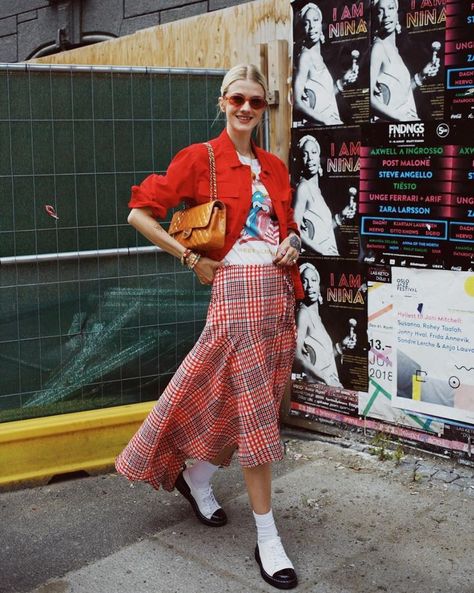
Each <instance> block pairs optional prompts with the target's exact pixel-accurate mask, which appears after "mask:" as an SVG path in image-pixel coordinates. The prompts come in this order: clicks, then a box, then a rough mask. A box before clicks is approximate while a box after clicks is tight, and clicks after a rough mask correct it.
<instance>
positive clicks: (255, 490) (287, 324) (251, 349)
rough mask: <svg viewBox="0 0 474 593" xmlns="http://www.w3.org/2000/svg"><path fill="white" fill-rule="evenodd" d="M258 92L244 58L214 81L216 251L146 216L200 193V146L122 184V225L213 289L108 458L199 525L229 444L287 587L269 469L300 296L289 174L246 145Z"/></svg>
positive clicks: (277, 581)
mask: <svg viewBox="0 0 474 593" xmlns="http://www.w3.org/2000/svg"><path fill="white" fill-rule="evenodd" d="M267 95H268V92H267V84H266V81H265V79H264V77H263V75H262V74H261V72H260V71H259V70H258V69H257V68H256V67H255V66H253V65H239V66H236V67H234V68H232V69H231V70H229V72H228V73H227V74H226V76H225V77H224V80H223V82H222V86H221V94H220V97H219V109H220V111H221V112H222V113H223V114H224V115H225V118H226V128H225V130H224V131H223V132H222V134H221V135H220V136H219V137H218V138H215V139H213V140H211V141H210V144H211V145H212V147H213V149H214V153H215V160H216V173H217V192H218V196H219V199H220V200H222V201H223V202H224V203H225V205H226V212H227V232H226V241H225V245H224V247H223V248H222V249H217V250H214V251H209V252H207V253H202V254H198V253H194V252H192V251H191V250H187V249H185V248H184V247H182V246H181V245H180V244H179V243H178V242H177V241H175V240H174V239H173V238H171V237H170V236H169V235H168V234H167V233H166V231H165V230H164V229H163V228H162V226H161V225H160V224H159V223H158V222H156V220H155V219H156V218H158V219H160V220H163V219H164V218H165V217H166V213H167V211H168V209H169V208H173V207H175V206H177V205H178V204H179V203H180V202H181V201H183V200H186V201H187V202H188V203H190V204H191V205H194V204H199V203H204V202H206V201H208V200H209V161H208V153H207V150H206V147H205V146H203V145H202V144H194V145H191V146H189V147H188V148H185V149H184V150H182V151H181V152H180V153H178V155H176V157H175V158H174V159H173V160H172V162H171V164H170V165H169V167H168V170H167V173H166V175H151V176H149V177H147V178H146V179H145V180H144V181H143V182H142V183H141V184H140V185H139V186H134V187H133V188H132V199H131V201H130V204H129V205H130V207H131V208H132V211H131V213H130V216H129V222H130V224H132V225H133V226H134V227H135V228H136V229H137V230H138V231H139V232H141V233H142V234H143V235H144V236H145V237H147V238H148V239H149V240H150V241H152V242H153V243H155V244H156V245H158V246H160V247H161V248H162V249H164V250H165V251H167V252H168V253H169V254H170V255H171V256H174V257H176V258H178V259H180V260H181V262H182V263H183V264H184V265H186V266H187V267H188V268H190V269H192V270H193V272H194V273H195V274H196V276H197V278H198V279H199V280H200V281H201V282H202V283H203V284H210V285H212V295H211V303H210V306H209V311H208V316H207V321H206V326H205V328H204V330H203V333H202V335H201V336H200V338H199V340H198V342H197V343H196V345H195V346H194V347H193V349H192V350H191V352H190V353H189V354H188V356H187V357H186V358H185V359H184V361H183V363H182V364H181V366H180V367H179V369H178V370H177V371H176V374H175V375H174V377H173V378H172V379H171V381H170V383H169V385H168V386H167V388H166V389H165V391H164V392H163V394H162V395H161V397H160V398H159V400H158V402H157V404H156V406H155V408H154V409H153V410H152V412H151V413H150V415H149V416H148V418H147V419H146V420H145V422H144V423H143V425H142V427H141V428H140V429H139V431H138V432H137V433H136V435H135V436H134V437H133V438H132V440H131V441H130V443H129V444H128V446H127V447H126V448H125V450H124V451H123V452H122V453H121V455H120V456H119V457H118V459H117V463H116V466H117V469H118V471H119V472H121V473H123V474H124V475H125V476H127V477H128V478H129V479H132V480H144V481H146V482H149V483H150V484H151V485H152V486H153V487H154V488H159V487H160V486H163V488H164V489H166V490H172V489H173V488H177V489H178V491H179V492H180V493H181V494H182V495H183V496H184V497H185V498H186V499H187V500H188V501H189V503H190V504H191V507H192V509H193V511H194V513H195V515H196V516H197V518H198V519H199V520H200V521H201V523H203V524H205V525H208V526H211V527H221V526H223V525H225V523H226V522H227V515H226V513H225V512H224V510H223V509H222V508H221V505H220V504H219V503H218V502H217V500H216V498H215V496H214V493H213V490H212V486H211V478H212V476H213V475H214V473H215V472H216V471H217V469H218V467H219V466H222V465H228V464H229V462H230V459H231V457H232V455H233V453H234V452H235V451H237V457H238V460H239V462H240V465H241V467H242V471H243V476H244V479H245V483H246V485H247V491H248V495H249V500H250V505H251V508H252V510H253V516H254V519H255V523H256V527H257V545H256V548H255V559H256V561H257V563H258V565H259V567H260V572H261V575H262V577H263V578H264V579H265V581H267V582H268V583H270V584H271V585H273V586H274V587H277V588H280V589H290V588H292V587H295V586H296V584H297V577H296V573H295V570H294V567H293V564H292V562H291V560H290V559H289V558H288V556H287V554H286V552H285V550H284V548H283V545H282V542H281V540H280V537H279V535H278V530H277V527H276V525H275V521H274V518H273V513H272V504H271V465H272V463H273V462H274V461H278V460H281V459H282V456H283V449H282V444H281V442H280V436H279V426H278V418H279V407H280V401H281V398H282V395H283V392H284V389H285V384H286V381H287V379H288V377H289V375H290V370H291V365H292V361H293V357H294V351H295V341H296V328H295V319H294V301H295V295H296V297H302V296H303V292H302V287H301V283H300V280H299V274H298V270H297V267H296V266H295V263H296V261H297V259H298V255H299V251H300V239H299V236H298V235H299V233H298V227H297V225H296V223H295V221H294V218H293V211H292V209H291V206H290V195H291V188H290V185H289V180H288V170H287V168H286V166H285V165H284V164H283V162H282V161H280V159H278V158H277V157H276V156H274V155H272V154H270V153H269V152H266V151H264V150H262V149H261V148H259V147H258V146H257V145H256V144H255V143H254V142H253V141H252V132H253V130H254V129H255V127H256V126H258V125H259V123H260V122H261V120H262V117H263V113H264V111H265V108H266V106H267ZM203 100H204V98H203ZM188 459H194V460H196V461H195V463H194V465H192V467H189V466H186V465H185V462H186V460H188Z"/></svg>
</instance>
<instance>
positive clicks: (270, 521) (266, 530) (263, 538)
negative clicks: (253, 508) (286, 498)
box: [253, 509, 278, 544]
mask: <svg viewBox="0 0 474 593" xmlns="http://www.w3.org/2000/svg"><path fill="white" fill-rule="evenodd" d="M253 517H254V519H255V524H256V526H257V542H258V543H259V544H263V543H265V542H267V541H268V540H270V539H273V538H274V537H278V529H277V528H276V525H275V519H274V518H273V511H272V509H270V510H269V511H268V513H265V514H264V515H257V513H255V512H254V513H253Z"/></svg>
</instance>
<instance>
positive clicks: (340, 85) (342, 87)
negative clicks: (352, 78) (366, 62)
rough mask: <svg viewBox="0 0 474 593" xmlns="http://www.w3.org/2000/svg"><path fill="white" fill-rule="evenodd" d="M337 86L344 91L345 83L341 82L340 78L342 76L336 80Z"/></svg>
mask: <svg viewBox="0 0 474 593" xmlns="http://www.w3.org/2000/svg"><path fill="white" fill-rule="evenodd" d="M336 86H337V88H338V89H339V90H340V92H341V93H342V92H344V85H343V84H342V82H341V79H340V78H338V79H337V80H336Z"/></svg>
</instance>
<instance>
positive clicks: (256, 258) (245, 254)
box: [224, 153, 280, 265]
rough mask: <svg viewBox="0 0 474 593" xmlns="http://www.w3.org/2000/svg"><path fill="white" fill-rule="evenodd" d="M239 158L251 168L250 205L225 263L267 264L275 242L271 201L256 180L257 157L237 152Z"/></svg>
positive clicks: (274, 224) (276, 234) (278, 235)
mask: <svg viewBox="0 0 474 593" xmlns="http://www.w3.org/2000/svg"><path fill="white" fill-rule="evenodd" d="M237 154H238V157H239V159H240V162H241V163H243V164H244V165H249V166H250V168H251V170H252V205H251V208H250V212H249V214H248V216H247V220H246V221H245V225H244V228H243V229H242V231H241V233H240V236H239V238H238V239H237V241H236V242H235V243H234V245H233V247H232V249H231V250H230V251H229V253H228V254H227V255H226V256H225V258H224V262H225V263H226V264H237V265H244V264H271V263H272V261H273V258H274V257H275V255H276V251H277V248H278V244H279V237H280V229H279V227H278V221H277V219H276V217H275V212H274V210H273V205H272V201H271V199H270V196H269V195H268V192H267V190H266V188H265V186H264V185H263V183H262V182H261V181H260V172H261V167H260V163H259V162H258V160H257V159H251V158H249V157H244V156H242V155H241V154H239V153H237Z"/></svg>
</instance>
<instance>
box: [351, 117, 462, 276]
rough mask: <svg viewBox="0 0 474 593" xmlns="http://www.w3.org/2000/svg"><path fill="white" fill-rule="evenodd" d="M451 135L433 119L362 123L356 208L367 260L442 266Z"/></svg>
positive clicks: (447, 231) (446, 218) (445, 252)
mask: <svg viewBox="0 0 474 593" xmlns="http://www.w3.org/2000/svg"><path fill="white" fill-rule="evenodd" d="M451 136H453V130H452V129H451V128H450V126H449V125H447V124H445V123H436V122H413V123H412V122H407V123H394V124H385V123H378V124H371V125H369V126H365V127H364V130H363V146H362V147H361V171H360V195H359V214H360V223H361V242H362V249H363V260H364V261H365V263H369V264H373V263H380V264H385V265H400V266H412V267H428V266H430V267H433V268H442V267H443V266H444V260H445V258H446V255H447V241H448V238H449V237H448V235H449V228H448V226H449V220H448V219H449V217H450V215H451V201H450V200H451V193H450V192H451V161H452V157H451V151H450V149H449V147H447V146H446V144H447V143H448V142H449V139H450V137H451Z"/></svg>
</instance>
